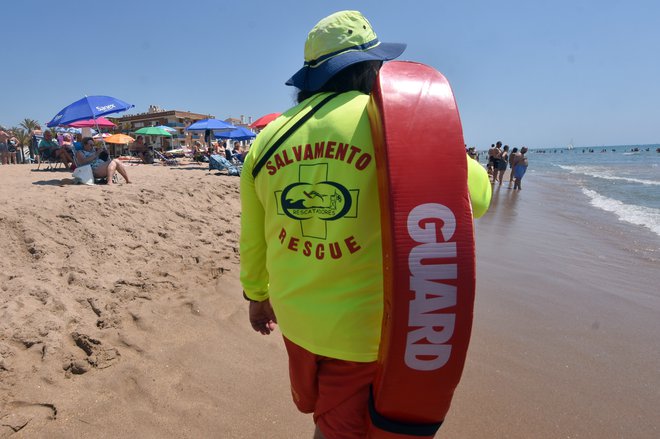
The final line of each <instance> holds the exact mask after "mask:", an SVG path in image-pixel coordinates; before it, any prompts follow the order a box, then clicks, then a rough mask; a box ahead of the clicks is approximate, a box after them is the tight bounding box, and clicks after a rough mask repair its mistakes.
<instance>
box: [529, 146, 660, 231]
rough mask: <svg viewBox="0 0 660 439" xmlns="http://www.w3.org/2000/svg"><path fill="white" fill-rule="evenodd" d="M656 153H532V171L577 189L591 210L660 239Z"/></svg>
mask: <svg viewBox="0 0 660 439" xmlns="http://www.w3.org/2000/svg"><path fill="white" fill-rule="evenodd" d="M657 148H660V145H644V146H610V147H587V148H576V149H572V150H530V152H529V153H528V157H529V162H530V163H529V164H530V168H529V169H528V171H529V170H532V169H534V168H536V169H538V170H539V171H542V172H544V173H547V174H550V175H552V174H556V176H557V177H559V178H563V179H564V180H565V181H566V183H567V184H570V185H576V186H578V187H579V189H580V190H581V192H582V193H583V194H584V196H585V197H586V198H587V199H588V201H589V203H590V204H591V205H592V206H593V207H595V208H597V209H600V210H602V211H605V212H609V213H611V214H614V215H616V216H617V217H618V219H619V220H620V221H623V222H626V223H629V224H634V225H636V226H640V227H645V228H646V229H648V230H650V231H651V232H653V233H654V234H656V235H657V236H659V237H660V153H658V152H656V149H657ZM647 149H648V151H647Z"/></svg>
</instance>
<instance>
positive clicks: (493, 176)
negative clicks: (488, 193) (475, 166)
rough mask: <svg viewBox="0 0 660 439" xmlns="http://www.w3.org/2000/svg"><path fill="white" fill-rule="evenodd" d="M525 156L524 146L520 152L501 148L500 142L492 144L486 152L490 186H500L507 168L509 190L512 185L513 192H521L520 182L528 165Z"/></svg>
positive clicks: (515, 149)
mask: <svg viewBox="0 0 660 439" xmlns="http://www.w3.org/2000/svg"><path fill="white" fill-rule="evenodd" d="M525 154H527V147H526V146H523V147H522V148H520V150H518V148H513V149H512V150H511V151H509V145H504V146H502V142H500V141H498V142H497V143H494V144H492V145H491V146H490V149H489V150H488V162H487V164H486V171H487V172H488V175H489V176H490V181H491V184H495V182H499V185H500V186H501V185H502V180H504V173H505V172H506V170H507V168H509V170H510V171H509V188H511V185H513V189H514V190H516V189H517V190H521V189H522V187H521V182H522V179H523V176H524V175H525V172H526V171H527V165H528V161H527V156H526V155H525Z"/></svg>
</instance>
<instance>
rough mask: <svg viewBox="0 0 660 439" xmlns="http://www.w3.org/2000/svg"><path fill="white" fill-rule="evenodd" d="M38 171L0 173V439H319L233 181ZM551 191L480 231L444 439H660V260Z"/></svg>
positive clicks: (528, 190)
mask: <svg viewBox="0 0 660 439" xmlns="http://www.w3.org/2000/svg"><path fill="white" fill-rule="evenodd" d="M32 169H33V167H30V166H26V165H21V166H0V187H2V190H0V236H2V237H3V238H2V241H0V242H1V243H2V244H1V245H2V247H3V257H2V258H0V437H12V438H14V437H15V438H65V437H66V438H68V437H92V436H93V437H101V438H110V437H190V438H198V437H227V438H230V437H231V438H262V437H264V438H265V437H272V438H298V437H301V438H305V437H311V435H312V431H313V426H312V425H311V424H312V421H311V418H310V417H309V416H306V415H302V414H299V413H297V412H296V410H295V408H294V406H293V404H292V403H291V401H290V396H289V386H288V376H287V367H286V354H285V352H284V348H283V345H282V341H281V338H280V337H279V336H269V337H262V336H259V335H257V334H255V333H254V332H253V331H252V330H251V329H250V328H249V325H248V322H247V315H246V304H245V302H244V300H243V299H242V298H241V295H240V286H239V282H238V262H239V256H238V252H237V242H238V233H239V230H238V227H239V215H240V205H239V200H238V179H237V178H236V177H228V176H224V175H214V174H209V173H208V171H207V170H206V169H205V168H203V167H198V166H184V167H179V168H168V167H160V166H133V167H130V168H129V173H130V175H131V178H133V179H134V181H135V183H134V184H132V185H120V186H117V187H102V186H95V187H84V186H73V185H62V186H60V185H59V184H60V183H61V182H62V181H63V180H64V179H67V178H69V176H70V174H68V173H66V172H61V171H56V172H41V171H39V172H34V171H32ZM541 177H542V176H540V175H535V174H534V173H528V175H526V176H525V181H524V182H523V191H521V192H520V193H513V192H512V191H509V190H507V189H506V187H504V186H503V188H502V189H500V190H499V191H497V189H496V193H495V196H494V202H493V206H492V209H491V211H490V212H489V213H488V214H486V216H484V217H483V218H482V219H480V220H478V221H477V224H476V235H477V263H478V281H477V282H478V283H477V286H478V291H477V302H476V306H475V320H474V322H475V324H474V330H473V336H472V342H471V346H470V350H469V353H468V361H467V364H466V368H465V373H464V377H463V380H462V382H461V384H460V385H459V387H458V389H457V392H456V396H455V399H454V404H453V406H452V409H451V411H450V413H449V416H448V418H447V420H446V422H445V425H444V426H443V427H442V429H441V432H442V434H441V435H440V434H439V435H438V437H446V438H493V437H496V438H531V437H534V438H558V437H565V438H568V437H570V438H603V437H625V438H653V437H658V436H659V435H660V420H659V419H658V416H657V413H656V412H657V407H658V406H660V392H659V391H658V388H659V387H660V351H659V350H658V348H657V344H658V340H659V339H660V319H659V318H658V316H659V315H660V313H659V311H660V300H659V297H658V296H659V295H660V293H658V285H659V284H660V271H659V270H658V263H657V260H653V259H652V258H649V257H648V252H646V253H644V252H642V253H639V252H637V251H636V248H638V247H639V245H641V244H639V245H638V244H631V243H639V242H643V245H645V246H646V248H647V250H648V249H651V253H652V254H657V253H653V249H654V248H660V244H658V242H657V240H656V241H653V239H652V238H649V236H648V235H645V234H644V233H643V232H639V233H637V231H635V230H634V229H628V230H626V229H625V227H624V226H622V225H620V224H617V223H616V222H615V221H611V222H609V223H608V222H607V220H605V221H604V222H599V221H598V220H597V219H596V218H597V216H595V214H594V213H593V212H590V210H589V208H588V206H585V205H583V204H582V203H583V202H582V201H581V200H580V199H579V196H578V195H575V196H573V195H571V193H566V192H564V191H563V190H557V188H555V187H551V186H548V183H547V182H545V181H544V180H543V179H542V178H541ZM590 215H591V216H590Z"/></svg>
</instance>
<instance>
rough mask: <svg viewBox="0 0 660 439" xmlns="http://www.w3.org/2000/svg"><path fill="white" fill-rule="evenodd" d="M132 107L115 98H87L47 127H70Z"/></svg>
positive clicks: (64, 111) (69, 107)
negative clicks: (75, 123) (82, 121)
mask: <svg viewBox="0 0 660 439" xmlns="http://www.w3.org/2000/svg"><path fill="white" fill-rule="evenodd" d="M132 107H134V105H133V104H129V103H127V102H124V101H122V100H120V99H117V98H113V97H112V96H85V97H84V98H82V99H80V100H77V101H76V102H74V103H73V104H71V105H67V106H66V107H64V108H63V109H62V110H60V112H59V113H57V114H56V115H55V117H53V119H52V120H51V121H50V122H48V123H47V124H46V125H47V126H48V127H54V126H57V125H68V124H70V123H73V122H76V121H79V120H86V119H97V118H99V117H101V116H104V115H106V114H112V113H118V112H120V111H126V110H128V109H129V108H132Z"/></svg>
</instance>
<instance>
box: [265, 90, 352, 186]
mask: <svg viewBox="0 0 660 439" xmlns="http://www.w3.org/2000/svg"><path fill="white" fill-rule="evenodd" d="M338 95H339V93H332V94H330V95H329V96H326V97H325V99H323V100H322V101H321V102H319V103H318V104H316V106H314V108H312V109H311V110H309V112H308V113H307V114H305V115H304V116H303V117H301V118H300V119H298V121H296V123H294V124H293V125H292V126H291V128H289V129H288V130H287V131H286V132H285V133H284V134H282V137H280V138H279V139H277V141H276V142H275V143H273V145H272V146H271V147H270V148H268V150H267V151H266V153H265V154H264V155H263V156H262V157H261V158H260V159H259V161H258V162H257V163H256V164H255V165H254V168H252V177H253V178H256V177H257V175H258V174H259V171H261V168H263V167H264V166H266V163H268V160H270V158H271V157H272V156H273V154H275V152H276V151H277V150H278V149H279V147H280V146H281V145H282V143H284V141H285V140H286V139H288V138H289V137H290V136H291V134H293V133H294V132H295V131H296V130H297V129H298V128H300V127H301V125H302V124H304V123H305V122H307V121H308V120H309V118H310V117H312V116H313V115H314V113H316V112H317V111H319V110H320V109H321V107H323V106H324V105H325V104H327V103H328V102H330V100H332V99H333V98H335V97H336V96H338Z"/></svg>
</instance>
